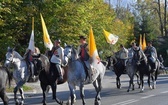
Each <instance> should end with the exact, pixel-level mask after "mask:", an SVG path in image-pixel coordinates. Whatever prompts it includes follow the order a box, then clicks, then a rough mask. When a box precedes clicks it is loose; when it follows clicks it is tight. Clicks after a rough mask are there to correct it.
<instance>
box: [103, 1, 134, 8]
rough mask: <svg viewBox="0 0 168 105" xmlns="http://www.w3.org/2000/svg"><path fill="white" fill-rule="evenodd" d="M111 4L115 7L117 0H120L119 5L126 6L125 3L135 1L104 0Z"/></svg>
mask: <svg viewBox="0 0 168 105" xmlns="http://www.w3.org/2000/svg"><path fill="white" fill-rule="evenodd" d="M109 1H110V4H111V5H112V6H113V8H115V7H116V5H117V4H118V3H117V1H120V3H121V4H120V6H122V7H127V4H132V3H135V2H136V0H105V2H107V3H109Z"/></svg>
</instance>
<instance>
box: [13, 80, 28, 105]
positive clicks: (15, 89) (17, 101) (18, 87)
mask: <svg viewBox="0 0 168 105" xmlns="http://www.w3.org/2000/svg"><path fill="white" fill-rule="evenodd" d="M24 84H25V81H19V82H18V83H17V84H16V87H15V88H14V91H13V92H14V100H15V103H16V105H18V104H19V100H18V97H17V91H18V90H19V89H20V88H21V87H22V86H23V85H24ZM22 94H23V93H22ZM23 103H24V99H23V100H22V101H21V103H20V104H23Z"/></svg>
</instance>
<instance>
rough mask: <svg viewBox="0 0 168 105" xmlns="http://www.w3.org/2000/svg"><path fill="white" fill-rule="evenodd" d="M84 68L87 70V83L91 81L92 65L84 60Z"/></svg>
mask: <svg viewBox="0 0 168 105" xmlns="http://www.w3.org/2000/svg"><path fill="white" fill-rule="evenodd" d="M84 68H85V69H86V70H87V74H88V77H89V81H88V82H89V83H92V81H93V78H92V76H93V72H92V69H93V67H91V64H90V63H89V62H88V61H84Z"/></svg>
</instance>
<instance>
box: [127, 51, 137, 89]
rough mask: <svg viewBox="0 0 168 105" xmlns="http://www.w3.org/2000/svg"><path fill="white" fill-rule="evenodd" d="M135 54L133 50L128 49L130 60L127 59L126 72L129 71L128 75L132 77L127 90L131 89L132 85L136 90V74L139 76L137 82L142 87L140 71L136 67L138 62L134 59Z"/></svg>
mask: <svg viewBox="0 0 168 105" xmlns="http://www.w3.org/2000/svg"><path fill="white" fill-rule="evenodd" d="M133 54H134V52H133V50H131V49H128V60H127V64H126V72H127V75H128V76H129V78H130V81H129V86H128V90H127V92H129V91H130V88H131V86H132V90H134V86H135V85H134V76H135V75H136V77H137V84H138V85H139V88H140V82H139V73H138V71H137V68H136V63H135V62H134V60H133V59H132V58H133Z"/></svg>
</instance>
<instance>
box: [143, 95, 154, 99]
mask: <svg viewBox="0 0 168 105" xmlns="http://www.w3.org/2000/svg"><path fill="white" fill-rule="evenodd" d="M153 96H155V95H148V96H145V97H141V98H142V99H146V98H150V97H153Z"/></svg>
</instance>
